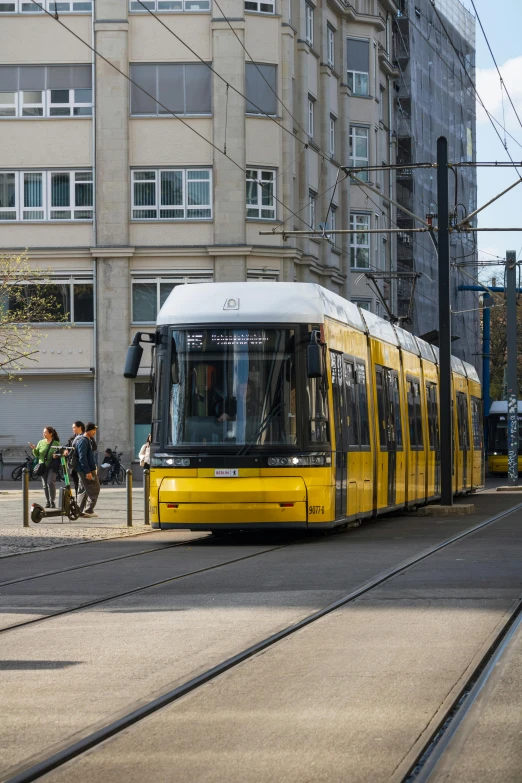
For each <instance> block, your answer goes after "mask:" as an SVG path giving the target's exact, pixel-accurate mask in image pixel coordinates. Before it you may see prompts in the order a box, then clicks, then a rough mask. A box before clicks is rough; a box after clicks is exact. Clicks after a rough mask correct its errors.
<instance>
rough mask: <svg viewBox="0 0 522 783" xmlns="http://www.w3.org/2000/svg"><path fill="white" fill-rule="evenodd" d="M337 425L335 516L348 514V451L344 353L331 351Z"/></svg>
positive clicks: (340, 516) (337, 517)
mask: <svg viewBox="0 0 522 783" xmlns="http://www.w3.org/2000/svg"><path fill="white" fill-rule="evenodd" d="M330 369H331V372H332V395H333V407H334V426H335V518H336V519H342V518H343V517H345V516H346V513H347V511H346V489H347V478H348V476H347V453H346V452H347V451H348V433H347V424H346V401H345V395H344V388H343V355H342V353H338V352H337V351H330Z"/></svg>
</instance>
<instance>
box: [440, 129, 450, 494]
mask: <svg viewBox="0 0 522 783" xmlns="http://www.w3.org/2000/svg"><path fill="white" fill-rule="evenodd" d="M437 201H438V216H439V218H438V245H439V400H440V404H439V418H440V479H441V491H440V502H441V505H442V506H452V505H453V420H452V413H453V406H452V394H451V301H450V243H449V194H448V140H447V139H446V137H445V136H439V138H438V139H437Z"/></svg>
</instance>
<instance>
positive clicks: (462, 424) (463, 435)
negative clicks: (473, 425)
mask: <svg viewBox="0 0 522 783" xmlns="http://www.w3.org/2000/svg"><path fill="white" fill-rule="evenodd" d="M457 421H458V427H459V448H460V449H463V450H465V451H467V450H468V449H469V426H468V398H467V397H466V394H465V393H464V392H457Z"/></svg>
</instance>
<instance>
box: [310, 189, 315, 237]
mask: <svg viewBox="0 0 522 783" xmlns="http://www.w3.org/2000/svg"><path fill="white" fill-rule="evenodd" d="M308 199H309V204H308V210H309V211H308V222H309V224H310V227H311V228H312V229H314V230H315V228H316V225H315V220H316V216H315V207H316V203H317V193H316V192H315V190H309V191H308Z"/></svg>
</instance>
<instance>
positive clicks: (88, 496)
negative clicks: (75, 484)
mask: <svg viewBox="0 0 522 783" xmlns="http://www.w3.org/2000/svg"><path fill="white" fill-rule="evenodd" d="M91 475H92V479H88V478H87V477H86V475H85V473H83V472H82V471H81V470H79V471H78V477H79V479H80V493H79V495H78V505H79V507H80V513H81V512H83V510H84V509H85V506H86V504H87V500H88V501H89V504H88V506H87V508H86V509H85V511H86V513H90V512H91V511H94V506H95V505H96V501H97V500H98V495H99V494H100V482H99V480H98V476H97V475H96V473H92V474H91Z"/></svg>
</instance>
